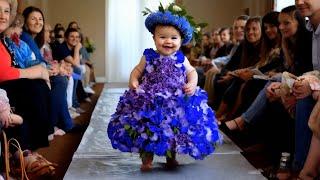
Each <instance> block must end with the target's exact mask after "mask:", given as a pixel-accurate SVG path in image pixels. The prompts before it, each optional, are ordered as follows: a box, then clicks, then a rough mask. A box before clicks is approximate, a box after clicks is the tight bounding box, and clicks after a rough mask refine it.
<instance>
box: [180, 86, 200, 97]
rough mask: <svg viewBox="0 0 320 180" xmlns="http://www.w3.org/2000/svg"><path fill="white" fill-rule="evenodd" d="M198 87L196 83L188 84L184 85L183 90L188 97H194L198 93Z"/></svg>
mask: <svg viewBox="0 0 320 180" xmlns="http://www.w3.org/2000/svg"><path fill="white" fill-rule="evenodd" d="M196 87H197V85H196V84H194V83H187V84H185V85H184V87H183V90H184V92H185V93H186V94H187V95H189V96H192V95H193V94H194V92H195V91H196Z"/></svg>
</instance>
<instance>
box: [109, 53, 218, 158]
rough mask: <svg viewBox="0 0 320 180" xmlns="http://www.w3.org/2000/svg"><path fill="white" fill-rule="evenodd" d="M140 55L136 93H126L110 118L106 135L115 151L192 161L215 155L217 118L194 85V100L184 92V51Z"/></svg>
mask: <svg viewBox="0 0 320 180" xmlns="http://www.w3.org/2000/svg"><path fill="white" fill-rule="evenodd" d="M144 56H145V58H146V67H145V71H144V72H143V75H142V78H141V80H140V85H139V89H138V90H131V89H130V90H127V91H126V92H125V93H124V94H123V96H121V97H120V101H119V103H118V106H117V109H116V112H115V113H114V114H113V115H112V116H111V121H110V123H109V125H108V130H107V132H108V136H109V138H110V140H111V143H112V146H113V148H115V149H119V150H120V151H123V152H139V153H142V152H146V153H153V154H156V155H158V156H169V157H170V154H171V153H172V152H177V153H178V154H189V155H190V156H191V157H193V158H195V159H203V158H204V157H205V156H207V155H209V154H211V153H213V151H214V149H215V146H214V145H215V144H216V142H218V141H220V140H221V136H220V134H219V131H218V126H217V123H216V118H215V115H214V112H213V111H212V109H211V108H210V107H209V106H208V105H207V93H206V92H205V91H204V90H202V89H200V88H199V87H197V89H196V92H195V94H194V95H193V96H187V95H186V94H185V93H184V92H183V90H182V89H183V86H184V85H185V84H186V71H185V67H184V65H183V62H184V60H185V57H184V55H183V53H182V52H181V51H178V52H177V53H175V54H174V55H171V56H160V55H159V54H158V53H157V52H155V51H154V50H153V49H146V50H145V51H144Z"/></svg>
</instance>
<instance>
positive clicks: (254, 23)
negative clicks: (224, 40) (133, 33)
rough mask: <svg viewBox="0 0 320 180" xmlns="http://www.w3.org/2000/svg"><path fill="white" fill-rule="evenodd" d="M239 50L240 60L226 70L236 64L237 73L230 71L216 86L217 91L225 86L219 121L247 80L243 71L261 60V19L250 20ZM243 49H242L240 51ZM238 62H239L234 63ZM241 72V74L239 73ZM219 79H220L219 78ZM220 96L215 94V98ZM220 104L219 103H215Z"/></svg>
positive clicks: (221, 93) (218, 115) (217, 112)
mask: <svg viewBox="0 0 320 180" xmlns="http://www.w3.org/2000/svg"><path fill="white" fill-rule="evenodd" d="M240 46H241V47H239V49H238V50H241V51H240V54H239V55H238V57H240V58H239V59H231V61H230V62H229V63H228V65H227V66H226V68H228V66H229V65H230V63H234V69H233V70H235V72H236V73H235V72H232V71H229V72H228V73H227V74H226V75H225V76H224V77H222V79H220V80H217V83H216V84H215V91H216V90H217V89H219V88H220V86H223V87H222V88H223V89H224V90H223V91H221V92H220V98H221V97H222V101H221V103H220V104H219V106H218V107H219V108H218V110H217V111H216V114H217V118H218V120H219V119H220V120H221V117H222V116H223V115H224V113H225V112H226V111H227V104H228V105H231V104H232V103H233V102H234V99H236V95H237V92H238V91H239V88H240V86H241V85H242V83H243V82H245V81H246V80H247V79H246V77H244V76H242V73H240V72H242V71H244V70H245V69H247V68H248V67H252V66H255V65H256V64H257V63H258V62H259V60H260V51H261V50H260V49H261V18H260V17H252V18H250V19H249V20H248V21H247V23H246V26H245V40H244V42H242V44H241V45H240ZM240 48H241V49H240ZM232 61H237V62H232ZM230 70H231V69H230ZM237 72H239V73H237ZM218 78H219V77H218ZM217 96H218V95H217V94H215V97H217ZM215 103H219V102H215Z"/></svg>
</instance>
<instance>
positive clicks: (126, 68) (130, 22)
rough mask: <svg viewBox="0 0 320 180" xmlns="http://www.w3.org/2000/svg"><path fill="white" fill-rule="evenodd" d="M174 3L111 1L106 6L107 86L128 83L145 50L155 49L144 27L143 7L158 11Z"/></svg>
mask: <svg viewBox="0 0 320 180" xmlns="http://www.w3.org/2000/svg"><path fill="white" fill-rule="evenodd" d="M160 1H161V2H162V4H163V5H166V4H168V3H170V2H172V0H170V1H168V0H163V1H162V0H109V1H108V4H107V7H108V9H107V23H106V24H107V28H106V29H107V36H106V37H107V39H106V42H107V44H106V54H107V58H106V75H107V82H128V80H129V76H130V72H131V70H132V69H133V68H134V66H135V65H136V64H137V63H138V62H139V60H140V58H141V56H142V53H143V50H144V49H145V48H154V43H153V40H152V35H151V34H150V33H149V32H148V30H147V29H146V28H145V26H144V20H145V18H146V17H144V16H143V15H142V13H141V12H142V11H143V10H144V7H148V8H150V9H151V10H155V9H156V8H157V7H158V5H159V2H160Z"/></svg>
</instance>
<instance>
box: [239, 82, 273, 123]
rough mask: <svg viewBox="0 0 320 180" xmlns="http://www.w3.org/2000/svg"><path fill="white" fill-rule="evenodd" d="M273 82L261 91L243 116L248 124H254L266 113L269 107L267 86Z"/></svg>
mask: <svg viewBox="0 0 320 180" xmlns="http://www.w3.org/2000/svg"><path fill="white" fill-rule="evenodd" d="M270 84H271V82H268V83H267V84H266V85H265V86H264V88H263V89H262V90H261V91H260V92H259V94H258V96H257V97H256V99H255V100H254V101H253V103H252V104H251V106H250V107H249V108H248V109H247V111H246V112H244V113H243V114H242V115H241V117H242V118H243V119H244V121H245V122H246V123H248V124H254V123H256V122H257V121H259V120H260V119H261V118H260V117H261V116H262V115H263V114H264V113H265V111H266V109H267V107H268V98H267V95H266V90H267V87H268V86H269V85H270Z"/></svg>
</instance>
